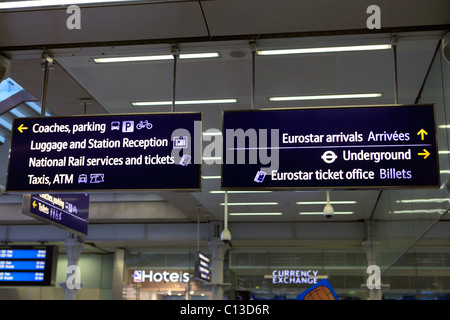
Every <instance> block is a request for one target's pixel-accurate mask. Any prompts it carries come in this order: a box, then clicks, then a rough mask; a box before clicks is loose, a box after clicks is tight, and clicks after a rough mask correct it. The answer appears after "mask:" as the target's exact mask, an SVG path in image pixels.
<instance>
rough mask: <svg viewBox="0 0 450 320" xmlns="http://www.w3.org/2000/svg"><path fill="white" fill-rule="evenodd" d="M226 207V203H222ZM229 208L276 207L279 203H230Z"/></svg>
mask: <svg viewBox="0 0 450 320" xmlns="http://www.w3.org/2000/svg"><path fill="white" fill-rule="evenodd" d="M220 205H221V206H224V205H225V203H223V202H222V203H221V204H220ZM228 205H229V206H276V205H278V202H229V203H228Z"/></svg>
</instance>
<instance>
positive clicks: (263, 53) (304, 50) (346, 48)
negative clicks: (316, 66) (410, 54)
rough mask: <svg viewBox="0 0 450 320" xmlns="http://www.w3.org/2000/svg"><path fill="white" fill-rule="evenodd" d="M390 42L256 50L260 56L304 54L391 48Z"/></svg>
mask: <svg viewBox="0 0 450 320" xmlns="http://www.w3.org/2000/svg"><path fill="white" fill-rule="evenodd" d="M391 47H392V46H391V45H390V44H376V45H363V46H341V47H322V48H299V49H274V50H261V51H258V55H260V56H271V55H284V54H306V53H331V52H349V51H371V50H386V49H391Z"/></svg>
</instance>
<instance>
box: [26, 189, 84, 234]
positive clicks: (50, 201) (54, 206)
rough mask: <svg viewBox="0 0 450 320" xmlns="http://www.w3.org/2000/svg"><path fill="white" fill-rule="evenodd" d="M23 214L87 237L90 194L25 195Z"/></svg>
mask: <svg viewBox="0 0 450 320" xmlns="http://www.w3.org/2000/svg"><path fill="white" fill-rule="evenodd" d="M22 213H23V214H25V215H29V216H32V217H35V218H38V219H40V220H44V221H46V222H49V223H51V224H54V225H56V226H58V227H61V228H63V229H66V230H69V231H71V232H73V233H76V234H79V235H83V236H86V235H87V234H88V224H89V194H86V193H79V194H78V193H77V194H68V193H61V194H48V193H40V194H31V195H24V196H23V199H22Z"/></svg>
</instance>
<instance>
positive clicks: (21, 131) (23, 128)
mask: <svg viewBox="0 0 450 320" xmlns="http://www.w3.org/2000/svg"><path fill="white" fill-rule="evenodd" d="M27 129H28V127H24V126H23V123H22V124H21V125H20V126H19V127H18V128H17V130H19V131H20V133H23V130H27Z"/></svg>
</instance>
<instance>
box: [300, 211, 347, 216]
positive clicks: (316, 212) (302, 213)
mask: <svg viewBox="0 0 450 320" xmlns="http://www.w3.org/2000/svg"><path fill="white" fill-rule="evenodd" d="M298 214H300V215H323V211H314V212H299V213H298ZM334 214H354V212H353V211H335V212H334Z"/></svg>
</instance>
